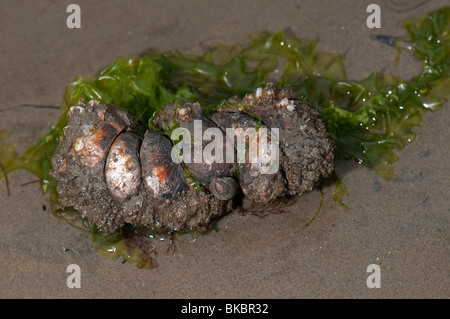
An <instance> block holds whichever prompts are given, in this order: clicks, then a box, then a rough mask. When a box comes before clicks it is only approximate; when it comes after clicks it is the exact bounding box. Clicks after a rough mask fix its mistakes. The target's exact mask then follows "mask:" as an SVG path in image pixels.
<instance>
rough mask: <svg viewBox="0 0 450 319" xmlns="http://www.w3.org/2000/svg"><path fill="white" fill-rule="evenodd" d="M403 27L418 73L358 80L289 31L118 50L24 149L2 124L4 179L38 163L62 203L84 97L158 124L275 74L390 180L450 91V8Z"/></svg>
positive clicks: (341, 145)
mask: <svg viewBox="0 0 450 319" xmlns="http://www.w3.org/2000/svg"><path fill="white" fill-rule="evenodd" d="M405 28H406V30H407V32H408V35H407V36H405V37H402V38H398V39H395V43H396V44H397V49H399V48H400V43H403V44H404V43H407V44H408V47H410V48H411V50H412V51H413V52H414V54H415V55H416V57H417V58H418V60H419V61H421V62H422V63H423V69H422V71H421V72H420V74H418V75H417V76H416V77H414V78H413V79H412V80H405V79H398V78H395V77H393V76H391V75H388V74H386V75H380V74H378V73H376V72H373V73H372V74H371V75H370V76H369V77H367V78H366V79H362V80H359V81H351V80H349V79H348V78H347V76H346V72H345V67H344V64H343V59H342V56H340V55H334V54H330V53H327V52H321V51H319V50H318V49H317V44H318V42H317V41H315V40H314V41H311V40H307V39H299V38H296V37H294V36H292V35H288V34H286V33H283V32H275V33H272V34H270V33H262V34H258V35H255V36H254V37H252V38H251V39H250V41H249V44H248V45H246V46H241V45H229V46H226V45H216V46H213V47H211V48H209V49H208V50H206V51H205V53H204V54H203V55H201V56H196V55H188V54H184V53H182V52H168V53H159V54H155V55H154V56H136V57H119V58H117V59H116V60H115V61H114V62H113V63H112V64H111V65H110V66H109V67H108V68H107V69H105V70H104V71H103V72H101V73H100V74H99V75H98V76H97V77H93V76H83V77H78V78H76V79H75V80H74V81H73V82H72V83H70V84H69V85H68V86H67V89H66V92H65V94H64V97H63V102H62V106H61V112H62V113H61V118H60V119H59V121H58V123H57V124H56V125H55V126H54V127H53V128H52V129H51V130H50V132H49V133H48V134H46V135H45V136H43V137H41V138H40V139H39V141H38V142H37V143H36V144H35V145H33V146H30V147H29V148H27V149H26V151H25V152H24V154H22V155H18V154H17V152H16V150H15V147H14V146H13V145H12V144H10V143H8V141H7V132H5V131H0V179H1V178H3V177H5V176H6V175H7V174H8V173H10V172H12V171H14V170H16V169H26V170H28V171H31V172H32V173H33V174H35V175H36V176H38V177H39V178H40V179H41V181H42V186H43V189H44V191H46V192H47V193H48V194H49V195H50V199H51V201H52V203H53V205H54V206H55V207H56V206H57V196H56V191H55V189H56V181H54V180H53V179H52V178H51V177H50V176H49V171H50V169H51V161H50V159H51V156H52V154H53V152H54V151H55V149H56V147H57V144H58V141H59V140H60V138H61V137H62V134H63V130H62V128H63V127H64V126H65V125H66V124H67V120H68V119H67V110H68V108H69V107H70V106H72V105H75V104H77V103H78V102H79V101H82V102H88V101H89V100H91V99H96V100H99V101H100V102H102V103H114V104H116V105H118V106H119V107H120V108H122V109H124V110H126V111H128V112H129V113H130V114H132V115H133V116H134V117H135V118H136V120H137V121H138V122H139V124H141V125H143V126H144V127H146V126H147V127H149V128H150V129H151V128H153V126H152V125H151V124H150V123H149V120H150V119H151V118H152V116H154V114H155V113H156V112H158V111H160V110H161V108H162V107H163V106H164V105H166V104H168V103H173V102H182V101H188V100H189V101H198V102H200V103H201V104H202V106H203V107H204V108H205V111H206V112H209V113H212V112H214V110H215V109H216V107H217V105H219V104H220V103H221V102H222V101H224V100H225V99H227V98H229V97H231V96H235V95H237V96H242V95H244V94H246V93H249V92H251V91H252V90H253V89H255V88H257V87H261V86H263V85H264V84H265V83H267V82H269V81H270V82H275V83H278V84H280V85H282V86H284V85H289V86H291V87H292V89H293V90H294V91H295V92H296V93H297V94H298V95H299V96H300V98H301V99H302V100H303V101H306V102H307V103H309V104H310V105H311V106H312V107H314V108H316V109H317V110H318V111H319V112H320V114H321V116H322V118H323V120H324V121H325V122H326V124H327V127H328V131H329V133H330V135H331V137H332V138H333V140H334V141H335V144H336V148H337V159H336V161H341V160H354V161H356V162H357V163H359V164H361V165H364V166H366V167H368V168H370V169H371V170H373V171H374V172H375V173H376V174H379V175H380V176H382V177H384V178H385V179H390V178H391V177H392V175H393V164H394V163H395V162H396V161H397V160H398V155H397V151H398V150H400V149H402V148H403V147H405V146H406V145H408V144H409V143H411V142H412V141H413V140H414V138H415V136H416V133H415V132H414V128H416V127H418V126H421V125H422V115H423V113H424V112H426V111H428V110H431V111H435V110H437V109H439V108H440V107H441V106H442V105H443V104H444V102H445V100H447V99H448V98H449V95H450V76H449V75H450V7H444V8H440V9H437V10H435V11H433V12H432V13H430V14H429V15H427V16H424V17H419V18H414V19H410V20H407V21H406V23H405ZM335 185H336V191H335V196H334V197H335V199H336V201H337V202H338V203H341V204H342V199H343V197H344V196H345V195H346V194H347V192H348V191H347V189H346V188H345V185H343V184H342V181H341V179H339V178H337V179H336V183H335ZM60 209H62V210H64V208H60ZM91 231H92V229H91ZM94 233H95V234H96V235H95V236H94V237H95V238H97V239H98V238H99V235H98V232H94ZM110 239H111V238H110ZM111 240H112V241H114V240H115V239H114V238H112V239H111ZM108 243H109V244H111V242H109V241H108ZM141 257H142V256H141ZM141 257H139V258H141ZM130 258H131V257H130ZM133 258H134V257H133ZM136 258H138V257H136ZM144 264H145V263H144ZM145 265H148V264H145Z"/></svg>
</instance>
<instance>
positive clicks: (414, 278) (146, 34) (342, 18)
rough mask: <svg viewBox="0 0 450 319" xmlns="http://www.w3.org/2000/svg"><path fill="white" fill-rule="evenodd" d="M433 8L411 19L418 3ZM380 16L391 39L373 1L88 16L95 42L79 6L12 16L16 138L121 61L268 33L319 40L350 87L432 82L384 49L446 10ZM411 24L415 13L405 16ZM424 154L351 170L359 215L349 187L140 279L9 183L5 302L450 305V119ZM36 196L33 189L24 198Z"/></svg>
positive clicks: (57, 4)
mask: <svg viewBox="0 0 450 319" xmlns="http://www.w3.org/2000/svg"><path fill="white" fill-rule="evenodd" d="M413 2H417V3H418V5H417V6H413V7H412V8H408V7H411V3H413ZM421 2H423V1H419V0H417V1H404V0H392V1H378V4H379V6H380V8H381V28H379V29H370V28H368V27H367V25H366V19H367V17H368V15H369V14H368V13H367V12H366V8H367V6H368V5H369V4H370V3H373V1H356V0H353V1H312V0H305V1H288V0H286V1H269V0H260V1H235V0H230V1H201V0H190V1H159V0H158V1H143V0H142V1H141V0H134V1H131V2H126V1H120V0H111V1H108V2H106V1H101V2H95V3H94V2H92V1H82V0H78V1H77V2H76V3H77V4H78V5H79V6H80V8H81V28H80V29H69V28H68V27H67V25H66V19H67V17H68V15H69V13H67V12H66V9H67V6H68V5H69V4H70V3H72V2H70V1H52V0H40V1H26V2H25V1H12V0H5V1H2V5H1V8H0V30H1V33H0V40H1V41H0V42H1V48H2V49H1V50H0V62H1V63H0V74H1V76H0V96H1V103H0V130H8V131H9V132H10V141H11V142H13V143H15V144H16V145H17V149H18V152H19V153H21V152H23V150H24V149H25V148H26V147H27V146H29V145H32V144H33V143H34V142H35V141H36V139H37V138H38V137H40V136H42V135H44V134H45V133H46V132H48V130H49V128H50V126H51V125H53V124H55V123H56V122H57V120H58V118H59V114H60V111H59V110H58V109H56V108H33V107H20V105H25V104H34V105H45V106H59V105H61V101H62V96H63V94H64V90H65V87H66V85H67V84H69V83H70V82H71V81H72V80H73V79H74V78H75V77H77V76H79V75H96V74H98V73H99V72H100V71H101V70H102V69H104V68H105V67H107V66H108V65H109V64H110V63H111V62H113V61H114V60H115V59H116V58H117V57H118V56H134V55H137V54H140V53H142V52H155V51H159V52H161V51H170V50H182V51H185V52H190V53H195V54H200V53H202V52H203V51H204V49H205V48H207V47H208V46H209V45H212V44H215V43H225V44H245V43H247V41H248V39H249V36H250V35H252V34H255V33H257V32H261V31H269V32H274V31H277V30H289V32H292V33H293V34H294V35H295V36H297V37H304V38H310V39H318V40H319V41H320V42H319V48H320V49H321V50H324V51H327V52H331V53H335V54H339V53H341V54H342V55H343V57H344V61H345V66H346V69H347V72H348V74H347V75H348V77H349V78H350V79H352V80H360V79H363V78H365V77H367V76H368V75H369V74H371V73H372V72H373V71H374V70H377V71H379V72H382V73H391V74H394V75H395V76H398V77H402V78H405V79H408V78H411V77H412V76H414V75H416V74H417V73H418V72H419V71H420V70H421V65H420V64H419V63H418V62H417V60H416V58H415V57H414V56H413V55H412V54H411V53H410V52H407V51H405V52H403V53H402V54H401V57H400V60H399V63H398V65H394V61H395V58H396V56H397V51H396V50H395V49H394V48H392V47H389V46H387V45H383V44H382V43H380V42H377V41H374V40H372V39H371V36H372V35H376V34H387V35H392V36H403V35H406V34H407V32H406V30H405V28H404V27H403V23H404V21H405V20H406V19H407V18H409V17H415V16H418V15H421V14H426V13H429V12H430V11H432V10H434V9H437V8H439V7H441V6H444V5H445V4H447V5H448V1H445V0H430V1H425V2H423V3H422V4H420V3H421ZM405 9H406V10H405ZM423 121H424V126H423V127H420V128H418V129H416V130H415V131H416V132H417V133H418V134H417V138H416V140H415V141H414V142H413V143H412V144H410V145H408V146H407V147H406V148H405V149H403V150H401V151H399V152H398V155H399V158H400V160H399V161H398V162H397V163H396V164H395V166H394V167H395V175H394V178H393V179H392V180H391V181H385V180H384V179H382V178H381V177H380V176H378V175H376V174H375V173H373V172H372V171H370V170H369V169H367V168H366V167H363V166H360V165H358V164H356V163H354V162H350V161H349V162H344V163H340V164H339V165H338V166H337V167H336V171H337V172H338V174H339V175H340V176H341V177H342V178H343V182H344V183H345V185H346V186H347V187H348V190H349V195H348V196H347V197H346V198H345V203H346V204H347V205H348V206H349V207H350V209H345V208H343V207H341V206H339V205H338V204H337V203H336V202H335V201H334V200H333V190H334V188H333V186H332V185H330V186H327V187H325V188H324V189H323V194H324V195H323V196H324V199H323V206H322V209H321V211H320V214H319V215H318V216H317V218H316V219H315V220H314V222H312V223H311V224H310V225H309V226H308V227H307V228H306V229H305V230H303V229H302V228H303V226H304V225H305V224H306V223H307V222H308V221H309V220H310V219H311V218H312V217H313V216H314V214H315V213H316V211H317V209H318V206H319V203H320V200H321V194H320V192H319V191H313V192H311V193H307V194H305V195H303V196H301V197H299V198H298V200H297V202H296V203H295V205H293V206H292V207H291V208H290V211H289V212H287V213H284V214H274V215H269V216H267V217H265V218H259V217H256V216H253V215H245V216H242V215H239V214H237V213H232V214H229V215H227V216H225V217H224V218H222V219H221V220H220V221H219V222H218V231H217V232H215V231H213V232H210V233H208V234H207V235H203V236H199V237H195V238H194V237H192V236H190V235H185V236H177V239H176V245H177V249H176V251H175V252H174V253H173V254H170V253H166V251H165V248H166V247H167V243H166V242H163V241H161V242H157V247H158V249H159V251H158V255H157V256H156V258H157V262H158V267H157V268H155V269H138V268H136V267H135V265H133V264H132V263H129V262H123V261H124V260H123V258H118V259H113V258H108V257H105V256H103V255H101V254H99V253H98V252H97V251H96V250H95V249H94V247H93V245H92V240H91V235H90V234H89V233H87V232H84V231H81V230H79V229H76V228H74V227H72V226H70V225H69V224H68V223H66V222H65V221H64V220H61V219H59V218H57V217H55V216H54V215H53V214H52V213H51V211H50V209H49V207H50V205H49V199H48V196H47V195H46V194H44V193H43V191H42V189H41V188H40V186H39V183H29V182H32V181H35V180H36V177H35V176H34V175H32V174H31V173H29V172H26V171H15V172H13V173H11V174H10V175H9V184H10V185H9V186H10V192H11V194H10V195H9V196H7V189H6V187H5V183H4V180H1V181H0V204H1V205H0V251H1V252H2V256H1V258H0V298H449V297H450V291H449V287H450V272H449V270H450V269H449V265H450V248H449V246H450V245H449V243H450V224H449V222H450V196H448V189H449V188H450V173H449V171H448V167H449V166H447V165H449V164H450V160H449V159H450V147H449V142H448V141H449V140H450V129H449V126H448V123H449V122H448V121H450V104H449V102H447V104H446V105H445V106H444V107H442V108H441V109H440V110H439V111H437V112H436V113H432V112H429V113H426V114H425V115H424V117H423ZM24 184H25V185H24ZM70 264H77V265H79V267H80V269H81V288H80V289H76V288H75V289H71V288H68V287H67V285H66V280H67V277H68V276H69V273H68V272H67V266H68V265H70ZM371 264H376V265H379V267H380V270H381V288H373V289H370V288H368V286H367V282H366V281H367V278H368V276H369V275H370V273H368V272H367V267H368V266H369V265H371Z"/></svg>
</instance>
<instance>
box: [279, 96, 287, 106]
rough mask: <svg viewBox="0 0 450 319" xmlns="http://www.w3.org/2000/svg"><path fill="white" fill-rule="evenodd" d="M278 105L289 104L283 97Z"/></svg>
mask: <svg viewBox="0 0 450 319" xmlns="http://www.w3.org/2000/svg"><path fill="white" fill-rule="evenodd" d="M278 104H279V105H280V106H283V107H287V106H288V105H289V100H288V99H287V98H286V97H285V98H284V99H282V100H281V101H280V102H279V103H278Z"/></svg>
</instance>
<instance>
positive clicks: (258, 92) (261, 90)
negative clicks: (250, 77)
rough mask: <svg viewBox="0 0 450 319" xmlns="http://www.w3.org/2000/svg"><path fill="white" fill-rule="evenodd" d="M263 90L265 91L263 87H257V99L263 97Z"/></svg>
mask: <svg viewBox="0 0 450 319" xmlns="http://www.w3.org/2000/svg"><path fill="white" fill-rule="evenodd" d="M262 92H263V89H262V88H257V89H256V92H255V97H256V98H257V99H259V98H260V97H261V95H262Z"/></svg>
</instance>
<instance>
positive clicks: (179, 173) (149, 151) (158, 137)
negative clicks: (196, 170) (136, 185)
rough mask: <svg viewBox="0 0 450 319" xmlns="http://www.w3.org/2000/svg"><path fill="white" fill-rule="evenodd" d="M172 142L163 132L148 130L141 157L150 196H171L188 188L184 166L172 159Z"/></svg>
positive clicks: (145, 183)
mask: <svg viewBox="0 0 450 319" xmlns="http://www.w3.org/2000/svg"><path fill="white" fill-rule="evenodd" d="M171 153H172V143H171V142H170V141H169V140H168V139H167V138H166V137H165V136H163V135H162V134H161V133H159V132H153V131H147V132H146V134H145V137H144V140H143V141H142V145H141V150H140V157H141V166H142V177H143V180H144V187H145V189H146V190H147V193H148V194H149V196H150V197H153V198H171V197H173V196H175V195H177V194H178V193H180V192H182V191H184V190H187V188H188V186H187V184H186V178H185V175H184V170H183V167H182V166H181V165H180V164H178V163H174V161H173V160H172V154H171Z"/></svg>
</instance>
